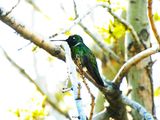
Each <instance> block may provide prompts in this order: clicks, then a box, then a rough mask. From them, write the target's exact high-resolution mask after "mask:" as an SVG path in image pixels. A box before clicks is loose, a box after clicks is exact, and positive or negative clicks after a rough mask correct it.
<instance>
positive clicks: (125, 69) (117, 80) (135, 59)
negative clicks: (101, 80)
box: [113, 46, 160, 86]
mask: <svg viewBox="0 0 160 120" xmlns="http://www.w3.org/2000/svg"><path fill="white" fill-rule="evenodd" d="M159 50H160V48H159V47H158V46H154V47H151V48H148V49H146V50H144V51H142V52H140V53H138V54H136V55H135V56H133V57H132V58H130V59H129V60H128V61H127V62H126V63H125V64H123V66H122V67H121V68H120V70H119V71H118V73H117V75H116V76H115V78H114V79H113V82H114V83H115V84H117V85H118V86H119V85H120V83H121V82H122V79H123V77H124V76H125V75H126V74H127V73H128V72H129V69H130V68H131V67H132V66H134V65H136V64H137V63H138V62H139V61H141V60H143V59H144V58H146V57H149V56H151V55H152V54H155V53H157V52H158V51H159Z"/></svg>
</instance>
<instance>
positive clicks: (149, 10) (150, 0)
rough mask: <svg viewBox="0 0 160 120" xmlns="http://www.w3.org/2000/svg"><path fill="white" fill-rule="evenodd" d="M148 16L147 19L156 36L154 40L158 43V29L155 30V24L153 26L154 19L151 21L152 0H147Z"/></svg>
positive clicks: (159, 40)
mask: <svg viewBox="0 0 160 120" xmlns="http://www.w3.org/2000/svg"><path fill="white" fill-rule="evenodd" d="M148 17H149V21H150V25H151V28H152V31H153V34H154V36H155V37H156V40H157V42H158V44H159V45H160V36H159V34H158V31H157V29H156V26H155V24H154V21H153V14H152V0H148Z"/></svg>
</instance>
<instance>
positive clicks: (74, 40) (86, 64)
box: [66, 35, 104, 86]
mask: <svg viewBox="0 0 160 120" xmlns="http://www.w3.org/2000/svg"><path fill="white" fill-rule="evenodd" d="M66 41H67V43H68V44H69V47H70V49H71V55H72V59H73V61H74V62H75V64H76V65H77V66H78V67H79V69H83V68H86V69H87V73H88V74H89V75H90V76H91V77H92V78H93V79H94V80H95V81H96V83H97V84H99V85H101V86H104V83H103V80H102V79H101V76H100V74H99V70H98V67H97V62H96V57H95V56H94V54H93V53H92V52H91V50H90V49H89V48H88V47H87V46H86V45H85V44H84V43H83V40H82V38H81V37H80V36H79V35H73V36H70V37H69V38H68V39H67V40H66ZM77 60H79V61H80V64H81V67H80V66H79V65H78V62H77Z"/></svg>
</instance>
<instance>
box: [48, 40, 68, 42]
mask: <svg viewBox="0 0 160 120" xmlns="http://www.w3.org/2000/svg"><path fill="white" fill-rule="evenodd" d="M50 41H64V42H67V41H66V40H50Z"/></svg>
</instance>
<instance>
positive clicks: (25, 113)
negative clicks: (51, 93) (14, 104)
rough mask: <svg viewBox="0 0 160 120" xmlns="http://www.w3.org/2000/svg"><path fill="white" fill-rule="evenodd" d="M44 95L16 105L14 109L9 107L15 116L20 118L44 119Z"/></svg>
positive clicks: (30, 119)
mask: <svg viewBox="0 0 160 120" xmlns="http://www.w3.org/2000/svg"><path fill="white" fill-rule="evenodd" d="M45 102H46V96H42V97H38V98H36V97H35V98H32V99H31V100H30V101H28V102H27V103H26V104H25V105H24V106H22V107H18V108H16V109H15V110H13V109H11V110H10V112H12V113H13V114H14V115H15V116H16V117H17V118H19V119H21V120H44V117H45V116H47V115H48V112H47V110H46V108H45Z"/></svg>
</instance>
